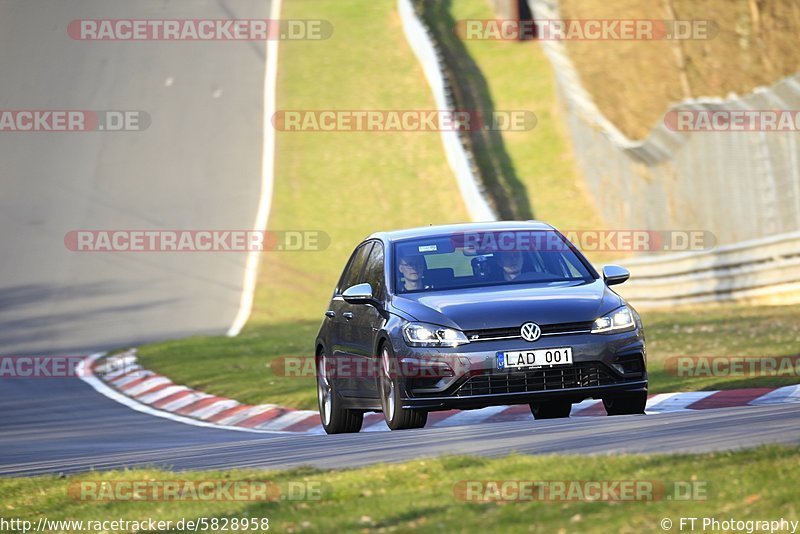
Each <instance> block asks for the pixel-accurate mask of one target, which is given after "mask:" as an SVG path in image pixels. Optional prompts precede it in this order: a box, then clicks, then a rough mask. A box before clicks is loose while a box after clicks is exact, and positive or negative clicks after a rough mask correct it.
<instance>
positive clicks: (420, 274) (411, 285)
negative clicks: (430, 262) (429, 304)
mask: <svg viewBox="0 0 800 534" xmlns="http://www.w3.org/2000/svg"><path fill="white" fill-rule="evenodd" d="M397 268H398V269H400V274H402V275H403V289H405V290H406V291H415V290H419V289H427V288H428V286H426V285H425V284H424V283H423V278H424V277H425V258H424V257H423V256H422V255H421V254H409V255H407V256H401V257H400V262H399V263H398V264H397Z"/></svg>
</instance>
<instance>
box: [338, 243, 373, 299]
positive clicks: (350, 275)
mask: <svg viewBox="0 0 800 534" xmlns="http://www.w3.org/2000/svg"><path fill="white" fill-rule="evenodd" d="M371 248H372V243H364V244H363V245H361V246H360V247H358V248H357V249H356V251H355V252H354V253H353V255H352V256H351V257H350V263H348V264H347V269H345V271H344V273H342V279H341V280H340V281H339V287H338V288H337V290H336V292H337V293H339V294H341V293H342V292H343V291H344V290H345V289H347V288H348V287H350V286H354V285H356V284H358V283H359V281H360V279H361V271H362V270H363V268H364V264H365V263H366V262H367V257H368V255H369V251H370V249H371Z"/></svg>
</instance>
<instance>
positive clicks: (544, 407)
mask: <svg viewBox="0 0 800 534" xmlns="http://www.w3.org/2000/svg"><path fill="white" fill-rule="evenodd" d="M570 410H572V403H571V402H569V401H557V400H556V401H544V402H532V403H531V413H533V418H534V419H561V418H564V417H569V412H570Z"/></svg>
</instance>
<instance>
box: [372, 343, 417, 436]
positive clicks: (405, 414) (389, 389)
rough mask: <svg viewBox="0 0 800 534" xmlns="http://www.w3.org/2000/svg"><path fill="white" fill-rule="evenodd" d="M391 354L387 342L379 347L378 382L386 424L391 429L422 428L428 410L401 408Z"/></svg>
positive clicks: (398, 387)
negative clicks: (379, 371) (379, 365)
mask: <svg viewBox="0 0 800 534" xmlns="http://www.w3.org/2000/svg"><path fill="white" fill-rule="evenodd" d="M393 361H394V360H393V354H392V349H391V348H390V347H389V344H388V343H387V344H384V345H383V346H382V347H381V375H380V377H379V381H380V383H379V384H378V385H379V387H380V392H381V407H382V408H383V418H384V419H385V420H386V425H387V426H388V427H389V428H390V429H392V430H405V429H408V428H422V427H424V426H425V423H426V422H427V421H428V412H426V411H424V410H412V409H410V408H403V405H402V401H401V400H400V385H399V383H398V380H397V377H396V376H392V375H393V374H397V373H392V372H391V370H392V368H393V366H392V362H393Z"/></svg>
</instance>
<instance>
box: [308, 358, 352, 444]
mask: <svg viewBox="0 0 800 534" xmlns="http://www.w3.org/2000/svg"><path fill="white" fill-rule="evenodd" d="M325 359H326V355H325V350H324V349H323V350H321V351H320V353H319V354H318V355H317V402H318V403H319V418H320V420H321V421H322V428H324V429H325V432H327V433H328V434H348V433H353V432H358V431H359V430H361V425H362V424H363V422H364V412H362V411H359V410H349V409H347V408H345V407H344V406H343V404H344V403H343V402H342V399H341V397H340V396H339V394H338V393H337V392H336V390H335V389H334V387H333V383H332V382H330V380H329V378H328V376H327V367H326V366H325Z"/></svg>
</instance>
